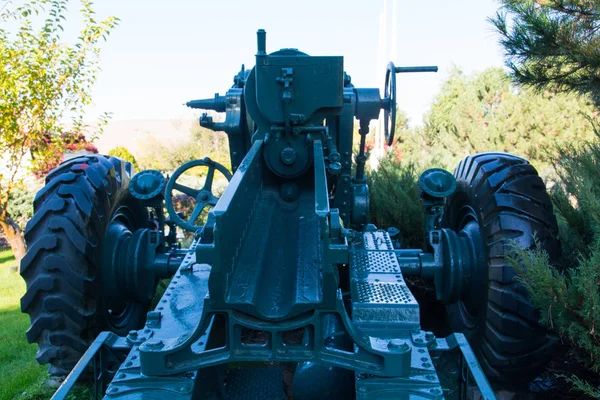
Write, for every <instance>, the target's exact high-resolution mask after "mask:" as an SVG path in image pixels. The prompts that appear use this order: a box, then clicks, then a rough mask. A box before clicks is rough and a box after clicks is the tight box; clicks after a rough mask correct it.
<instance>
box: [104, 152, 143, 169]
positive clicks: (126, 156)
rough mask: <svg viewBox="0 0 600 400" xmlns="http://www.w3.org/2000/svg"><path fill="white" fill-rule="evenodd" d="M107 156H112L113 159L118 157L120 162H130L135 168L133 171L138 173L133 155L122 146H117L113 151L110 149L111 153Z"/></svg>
mask: <svg viewBox="0 0 600 400" xmlns="http://www.w3.org/2000/svg"><path fill="white" fill-rule="evenodd" d="M108 155H109V156H113V157H119V158H120V159H121V160H125V161H128V162H130V163H131V164H133V167H134V168H135V170H136V171H139V168H138V163H137V161H136V160H135V157H134V156H133V154H131V153H130V152H129V150H127V148H125V147H123V146H117V147H115V148H114V149H112V150H111V151H109V152H108Z"/></svg>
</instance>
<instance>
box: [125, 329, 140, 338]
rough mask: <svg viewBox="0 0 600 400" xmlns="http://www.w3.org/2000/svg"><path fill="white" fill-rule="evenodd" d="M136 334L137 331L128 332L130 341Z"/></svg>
mask: <svg viewBox="0 0 600 400" xmlns="http://www.w3.org/2000/svg"><path fill="white" fill-rule="evenodd" d="M137 335H138V333H137V331H129V335H127V336H129V337H130V338H131V339H135V338H136V337H137Z"/></svg>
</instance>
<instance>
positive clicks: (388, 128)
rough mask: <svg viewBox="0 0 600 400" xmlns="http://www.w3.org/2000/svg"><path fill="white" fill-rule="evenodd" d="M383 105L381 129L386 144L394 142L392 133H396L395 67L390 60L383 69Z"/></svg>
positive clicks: (389, 144)
mask: <svg viewBox="0 0 600 400" xmlns="http://www.w3.org/2000/svg"><path fill="white" fill-rule="evenodd" d="M384 100H385V102H386V103H385V106H384V108H383V114H384V119H383V129H384V132H385V141H386V143H387V145H388V146H391V145H392V143H394V134H395V133H396V67H395V66H394V63H393V62H390V63H389V64H388V66H387V71H385V91H384Z"/></svg>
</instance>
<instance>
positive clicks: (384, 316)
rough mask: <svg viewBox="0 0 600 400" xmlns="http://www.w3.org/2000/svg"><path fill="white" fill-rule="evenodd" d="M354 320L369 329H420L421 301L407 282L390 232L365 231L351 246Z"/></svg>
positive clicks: (361, 326)
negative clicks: (419, 301)
mask: <svg viewBox="0 0 600 400" xmlns="http://www.w3.org/2000/svg"><path fill="white" fill-rule="evenodd" d="M350 278H351V283H350V286H351V293H352V320H353V322H354V323H355V324H356V326H357V327H359V328H360V329H364V330H366V331H370V330H377V331H381V329H390V330H405V331H406V330H412V329H416V330H418V329H419V327H420V320H419V304H418V303H417V301H416V299H415V298H414V296H413V295H412V293H411V291H410V289H409V288H408V286H407V285H406V282H405V281H404V278H403V277H402V272H401V271H400V265H399V264H398V259H397V258H396V255H395V253H394V248H393V246H392V243H391V240H390V238H389V235H388V234H387V233H386V232H383V231H374V232H365V233H364V234H362V235H361V236H360V237H359V239H358V240H357V241H356V242H355V243H354V245H353V247H352V248H351V250H350Z"/></svg>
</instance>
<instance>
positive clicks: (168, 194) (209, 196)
mask: <svg viewBox="0 0 600 400" xmlns="http://www.w3.org/2000/svg"><path fill="white" fill-rule="evenodd" d="M202 166H204V167H207V168H208V171H207V173H206V180H205V182H204V186H202V188H200V189H194V188H191V187H189V186H185V185H182V184H180V183H177V179H179V177H181V175H182V174H183V173H184V172H186V171H188V170H190V169H192V168H194V167H202ZM215 171H219V172H220V173H221V174H223V176H225V178H227V180H228V181H229V180H231V172H229V171H228V170H227V168H225V166H223V165H222V164H219V163H218V162H215V161H213V160H211V159H210V158H208V157H205V158H204V159H200V160H192V161H189V162H187V163H185V164H183V165H182V166H181V167H179V168H177V170H175V172H174V173H173V175H172V176H171V177H170V178H169V181H168V182H167V187H166V189H165V204H166V207H167V212H168V213H169V217H170V218H171V220H172V221H173V222H174V223H175V224H177V225H178V226H180V227H181V228H183V229H185V230H188V231H197V230H198V229H200V228H202V226H201V225H196V221H197V220H198V218H199V217H200V214H201V213H202V210H204V209H205V208H206V207H208V206H211V207H214V206H215V205H217V201H219V198H218V197H217V196H215V195H214V194H213V192H212V185H213V180H214V177H215ZM173 190H177V191H179V192H181V193H184V194H187V195H188V196H190V197H192V198H193V199H194V201H195V204H194V207H193V209H192V213H191V215H190V217H189V218H188V219H187V220H185V219H183V218H182V217H181V216H180V215H178V213H177V211H176V210H175V207H174V206H173Z"/></svg>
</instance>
